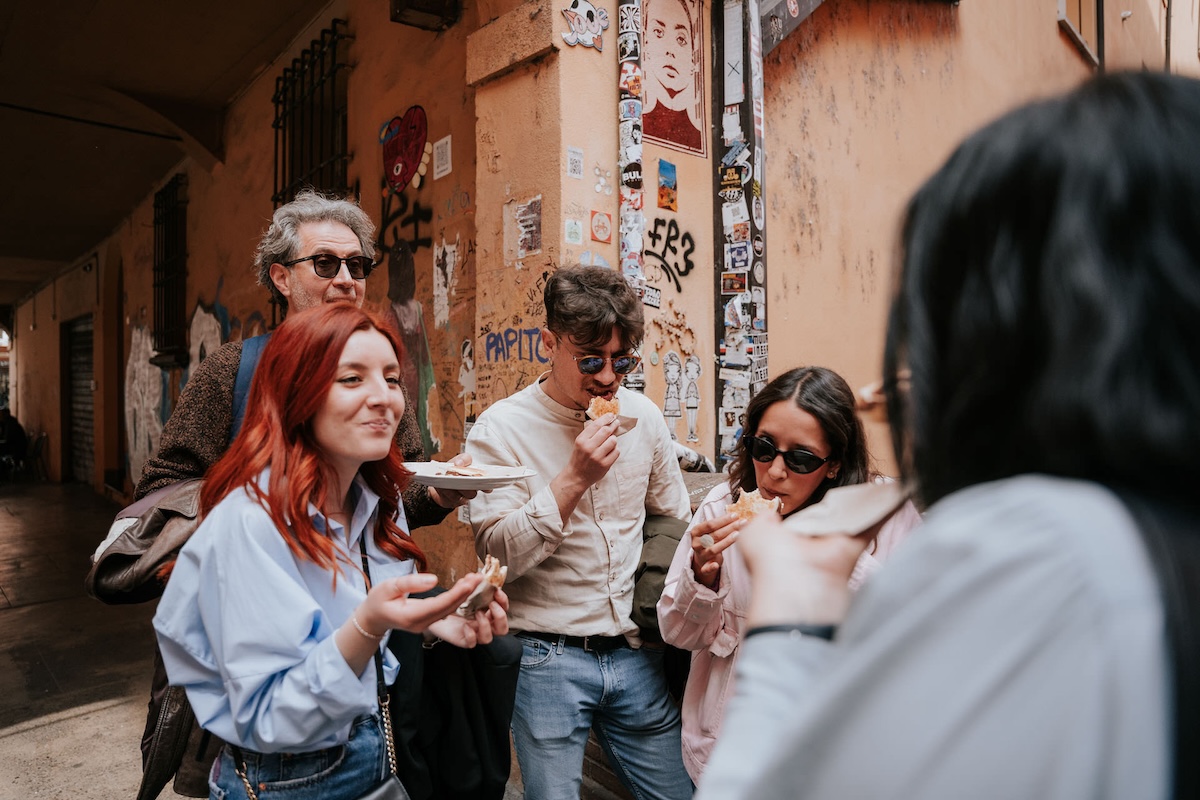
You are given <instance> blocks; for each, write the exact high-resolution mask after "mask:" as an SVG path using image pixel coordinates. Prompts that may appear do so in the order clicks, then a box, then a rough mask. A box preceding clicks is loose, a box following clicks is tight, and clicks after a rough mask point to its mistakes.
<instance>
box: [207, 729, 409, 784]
mask: <svg viewBox="0 0 1200 800" xmlns="http://www.w3.org/2000/svg"><path fill="white" fill-rule="evenodd" d="M377 714H378V712H376V715H374V716H372V715H364V716H361V717H359V718H358V719H356V720H354V724H353V725H352V726H351V728H350V740H349V741H347V742H346V744H344V745H339V746H336V747H328V748H326V749H324V750H315V751H312V752H308V753H256V752H254V751H252V750H246V749H244V748H243V749H242V755H243V756H244V757H245V759H246V777H247V778H249V780H250V785H251V786H253V787H254V793H255V794H257V795H258V796H259V798H260V800H339V799H340V798H346V800H353V798H356V797H358V796H360V795H363V794H366V793H367V791H369V790H370V789H371V788H373V787H374V786H375V785H376V784H377V783H379V782H380V781H381V780H382V779H383V777H384V775H385V774H386V772H385V770H386V769H387V751H386V750H384V745H383V734H382V733H381V732H380V727H379V717H378V716H377ZM208 796H209V798H210V800H247V795H246V786H245V784H243V783H242V779H241V778H240V777H238V774H237V772H236V765H235V764H234V759H233V753H232V752H231V751H230V749H229V747H225V748H224V749H223V750H222V751H221V756H220V758H218V759H217V760H216V761H214V762H213V766H212V770H211V771H210V772H209V774H208Z"/></svg>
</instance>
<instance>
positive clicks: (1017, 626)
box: [699, 73, 1200, 800]
mask: <svg viewBox="0 0 1200 800" xmlns="http://www.w3.org/2000/svg"><path fill="white" fill-rule="evenodd" d="M1197 141H1200V83H1197V82H1196V81H1192V80H1188V79H1183V78H1178V77H1171V76H1167V75H1162V74H1152V73H1140V74H1111V75H1107V76H1101V77H1098V78H1095V79H1093V80H1090V81H1088V82H1087V83H1086V84H1084V85H1083V86H1082V87H1080V88H1078V89H1077V90H1075V91H1073V92H1071V93H1069V94H1067V95H1065V96H1062V97H1060V98H1057V99H1053V100H1048V101H1044V102H1039V103H1034V104H1031V105H1028V106H1026V107H1023V108H1021V109H1018V110H1016V111H1014V112H1012V113H1010V114H1008V115H1006V116H1005V117H1003V118H1001V119H1000V120H998V121H997V122H995V123H993V124H991V125H989V126H987V127H986V128H984V129H983V130H981V131H980V132H978V133H976V134H975V135H973V136H971V137H970V138H969V139H967V140H966V142H965V143H963V144H962V145H961V146H960V147H959V148H958V150H957V151H956V152H955V153H954V154H953V155H952V156H951V157H950V159H949V161H948V162H947V163H946V164H945V165H944V166H943V167H942V168H941V169H940V170H939V171H938V172H937V173H936V174H935V175H934V176H933V177H932V178H931V179H930V180H929V181H928V182H927V183H926V185H925V186H924V187H923V188H922V189H920V190H919V191H918V192H917V194H916V196H915V197H914V198H913V199H912V201H911V203H910V205H909V207H908V211H907V216H906V220H905V224H904V227H903V234H902V245H903V248H902V264H901V274H900V276H899V283H898V292H897V295H896V298H895V300H894V301H893V305H892V310H891V316H890V322H889V326H888V334H887V344H886V349H885V363H884V375H885V376H886V375H897V374H901V372H902V370H904V369H908V370H909V371H910V375H909V379H908V380H907V381H895V380H892V381H887V382H886V386H885V391H886V394H887V398H888V406H889V418H890V424H891V427H892V433H893V437H894V444H895V449H896V454H897V460H898V462H899V463H900V464H901V468H902V474H903V476H904V478H905V479H906V480H907V481H909V482H910V485H911V487H912V489H913V490H914V491H915V492H916V495H917V497H918V498H919V500H920V501H921V502H923V503H924V504H926V505H927V507H928V513H927V514H926V515H925V519H924V524H923V526H922V528H921V531H920V534H919V535H918V536H915V537H913V538H912V540H911V541H910V542H909V543H908V544H907V545H906V546H905V547H904V548H903V549H902V550H900V551H899V552H897V553H896V556H895V557H894V558H893V559H892V560H891V561H890V562H889V564H888V567H887V569H885V570H882V571H881V572H880V573H879V574H878V575H877V576H875V577H874V578H873V579H872V581H871V582H870V583H868V584H867V585H866V586H865V587H864V588H863V589H862V591H860V592H859V593H858V594H857V595H854V596H853V598H852V596H851V595H850V593H849V592H848V591H847V588H846V581H847V578H848V576H849V575H850V574H851V570H852V569H853V567H854V564H855V562H856V561H857V560H858V558H859V555H860V554H861V553H862V551H863V549H864V548H865V547H867V546H868V544H869V542H870V539H871V536H872V534H873V533H874V531H875V528H872V529H869V530H867V531H865V532H864V533H862V534H860V535H858V536H855V537H850V536H827V537H799V536H796V535H789V534H788V533H787V532H786V531H784V530H781V529H780V527H781V525H780V523H778V522H773V521H770V520H762V521H759V520H756V521H755V522H754V523H752V524H750V525H748V526H747V527H746V528H745V529H744V530H743V531H742V533H741V535H740V539H739V545H738V546H739V548H740V549H741V550H742V553H743V555H744V556H745V558H746V561H747V563H748V565H749V567H750V570H751V573H752V575H753V583H754V589H753V599H752V601H751V607H750V611H749V614H748V620H747V624H748V625H749V628H750V630H749V631H748V633H747V636H746V639H745V641H744V643H743V651H742V655H741V659H740V662H739V665H738V676H737V687H738V688H737V695H736V697H735V699H734V701H733V702H732V703H731V705H730V710H729V714H728V715H727V717H726V719H725V724H724V727H723V728H722V733H721V737H720V740H719V741H718V743H717V746H716V748H715V750H714V752H713V756H712V759H711V760H710V762H709V766H708V771H707V772H706V773H705V776H704V780H703V781H702V783H701V786H700V791H699V797H701V798H721V800H728V799H729V798H749V797H754V798H772V797H788V798H794V797H804V798H847V797H854V798H874V797H889V798H890V797H906V798H947V800H948V799H949V798H955V800H958V798H964V797H970V798H1015V797H1022V798H1026V797H1053V798H1060V799H1061V798H1089V800H1096V798H1111V799H1112V800H1126V799H1127V798H1135V797H1136V798H1166V797H1172V796H1173V797H1179V798H1183V797H1196V796H1200V786H1198V784H1197V770H1200V759H1198V758H1197V752H1196V749H1197V742H1198V741H1200V738H1198V737H1197V730H1198V719H1197V718H1198V717H1200V702H1198V698H1197V692H1198V691H1200V689H1198V687H1196V686H1195V676H1196V674H1197V672H1196V664H1197V662H1198V660H1200V659H1198V656H1200V645H1198V644H1197V641H1198V640H1197V637H1196V632H1197V619H1200V618H1198V617H1197V616H1196V615H1197V611H1198V610H1200V583H1198V582H1197V581H1196V580H1195V579H1194V578H1188V577H1185V576H1187V575H1194V574H1195V572H1196V570H1197V567H1198V566H1200V555H1198V551H1200V547H1197V529H1198V528H1200V524H1198V523H1200V507H1198V504H1197V499H1196V487H1197V485H1200V458H1198V457H1197V453H1200V349H1198V348H1197V347H1196V342H1197V341H1200V156H1198V155H1197V150H1196V142H1197ZM877 527H878V526H876V528H877ZM823 637H828V638H823Z"/></svg>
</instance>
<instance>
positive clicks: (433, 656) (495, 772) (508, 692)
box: [388, 589, 522, 800]
mask: <svg viewBox="0 0 1200 800" xmlns="http://www.w3.org/2000/svg"><path fill="white" fill-rule="evenodd" d="M441 591H443V590H442V589H435V590H433V591H432V592H428V593H425V594H422V595H413V596H414V597H428V596H430V595H432V594H438V593H440V592H441ZM388 649H390V650H391V651H392V653H394V654H395V656H396V658H397V659H399V661H400V675H399V677H397V678H396V681H395V683H393V684H392V686H391V689H390V695H391V709H392V735H393V738H394V741H395V745H396V769H397V771H398V772H399V773H400V775H401V776H402V777H403V779H404V785H405V787H406V788H407V789H408V792H409V794H410V795H411V797H412V798H413V800H431V798H437V800H501V798H503V797H504V789H505V786H506V785H507V784H508V777H509V773H510V771H511V768H512V763H511V760H512V746H511V743H510V740H509V725H510V724H511V722H512V712H513V706H514V704H515V703H516V696H517V675H518V673H519V671H520V668H521V650H522V647H521V642H520V640H519V639H517V638H516V637H515V636H497V637H495V638H494V639H493V640H492V642H491V643H490V644H486V645H479V646H477V647H474V648H472V649H470V650H465V649H463V648H460V647H454V646H453V645H449V644H444V643H443V644H437V645H435V646H433V647H422V638H421V635H420V634H415V633H408V632H406V631H392V635H391V636H390V637H389V638H388Z"/></svg>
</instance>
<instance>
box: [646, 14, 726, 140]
mask: <svg viewBox="0 0 1200 800" xmlns="http://www.w3.org/2000/svg"><path fill="white" fill-rule="evenodd" d="M702 5H703V4H702V3H701V2H700V0H655V1H654V2H651V3H646V7H645V11H644V12H643V14H642V23H643V31H642V38H643V40H644V42H645V53H644V56H643V58H642V68H643V70H644V71H645V72H644V79H643V85H644V88H645V94H644V97H643V102H644V103H645V105H644V106H643V109H642V111H643V114H644V115H645V116H644V118H643V124H644V126H645V129H644V130H645V134H646V138H647V139H652V140H653V141H655V142H657V143H659V144H661V145H665V146H666V147H671V148H674V149H676V150H683V151H684V152H688V153H694V154H696V155H699V156H704V155H706V154H707V148H706V146H705V135H704V131H705V128H706V123H705V119H706V117H705V113H706V112H705V103H704V82H705V76H704V49H705V41H704V36H703V35H702V34H701V20H702V19H703V14H702V13H701V6H702ZM738 24H739V25H740V24H741V23H740V20H739V23H738ZM622 35H623V34H622Z"/></svg>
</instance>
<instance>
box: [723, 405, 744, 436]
mask: <svg viewBox="0 0 1200 800" xmlns="http://www.w3.org/2000/svg"><path fill="white" fill-rule="evenodd" d="M745 416H746V409H744V408H724V407H722V408H721V413H720V414H719V415H718V418H717V419H718V426H719V427H718V433H729V434H734V439H736V438H737V435H736V434H737V433H738V431H739V430H740V428H741V427H742V420H743V419H745Z"/></svg>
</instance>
